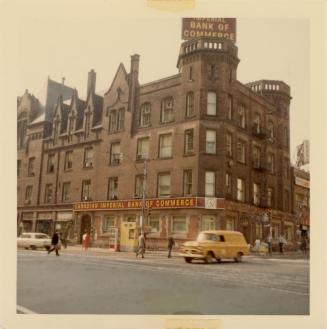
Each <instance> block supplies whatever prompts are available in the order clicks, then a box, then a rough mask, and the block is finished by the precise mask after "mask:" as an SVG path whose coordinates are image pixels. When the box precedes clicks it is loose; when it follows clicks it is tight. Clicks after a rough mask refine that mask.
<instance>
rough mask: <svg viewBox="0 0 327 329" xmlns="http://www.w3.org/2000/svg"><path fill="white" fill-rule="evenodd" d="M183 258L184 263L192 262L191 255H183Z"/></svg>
mask: <svg viewBox="0 0 327 329" xmlns="http://www.w3.org/2000/svg"><path fill="white" fill-rule="evenodd" d="M184 260H185V262H186V263H191V262H192V258H191V257H184Z"/></svg>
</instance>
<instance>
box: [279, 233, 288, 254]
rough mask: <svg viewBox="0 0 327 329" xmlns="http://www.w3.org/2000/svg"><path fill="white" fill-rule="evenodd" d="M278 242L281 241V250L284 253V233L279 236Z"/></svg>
mask: <svg viewBox="0 0 327 329" xmlns="http://www.w3.org/2000/svg"><path fill="white" fill-rule="evenodd" d="M278 242H279V252H280V253H281V254H283V253H284V244H285V242H286V241H285V239H284V237H283V236H282V235H280V236H279V240H278Z"/></svg>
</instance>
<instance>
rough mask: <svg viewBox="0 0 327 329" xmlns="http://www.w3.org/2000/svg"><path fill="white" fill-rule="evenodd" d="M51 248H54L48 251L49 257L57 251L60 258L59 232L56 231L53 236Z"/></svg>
mask: <svg viewBox="0 0 327 329" xmlns="http://www.w3.org/2000/svg"><path fill="white" fill-rule="evenodd" d="M51 246H52V248H50V249H49V250H48V255H49V254H50V252H52V251H54V250H55V251H56V256H59V251H58V250H59V232H58V231H57V230H56V231H55V232H54V233H53V236H52V239H51Z"/></svg>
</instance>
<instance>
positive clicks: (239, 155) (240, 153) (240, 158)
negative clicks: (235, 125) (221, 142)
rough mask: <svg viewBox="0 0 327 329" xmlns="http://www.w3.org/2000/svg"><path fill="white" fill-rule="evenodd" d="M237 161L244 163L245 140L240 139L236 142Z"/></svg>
mask: <svg viewBox="0 0 327 329" xmlns="http://www.w3.org/2000/svg"><path fill="white" fill-rule="evenodd" d="M237 161H239V162H241V163H245V142H243V141H242V140H240V139H239V140H238V143H237Z"/></svg>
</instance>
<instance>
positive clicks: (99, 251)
mask: <svg viewBox="0 0 327 329" xmlns="http://www.w3.org/2000/svg"><path fill="white" fill-rule="evenodd" d="M61 252H63V253H65V252H73V253H80V254H85V255H87V254H89V255H108V256H109V255H110V256H112V257H123V258H130V257H133V258H135V253H134V252H131V251H114V250H111V249H108V248H94V247H91V248H88V250H83V249H82V245H69V246H68V247H67V248H66V249H64V248H62V249H61ZM145 255H146V257H150V258H158V256H159V258H162V257H163V258H167V255H168V251H162V250H158V251H155V250H146V252H145ZM172 256H173V257H178V251H175V252H173V253H172ZM250 256H251V257H259V258H264V259H269V258H272V259H309V258H310V253H309V252H308V253H307V254H303V253H302V252H301V251H292V252H290V251H289V252H284V254H280V253H279V252H273V253H272V255H271V256H270V255H262V254H258V253H256V252H251V253H250Z"/></svg>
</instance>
